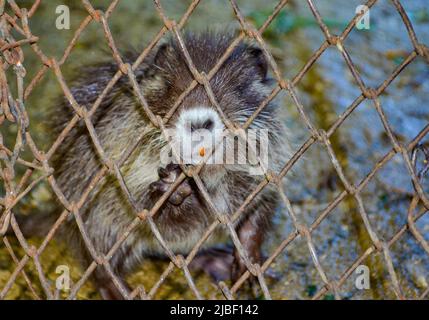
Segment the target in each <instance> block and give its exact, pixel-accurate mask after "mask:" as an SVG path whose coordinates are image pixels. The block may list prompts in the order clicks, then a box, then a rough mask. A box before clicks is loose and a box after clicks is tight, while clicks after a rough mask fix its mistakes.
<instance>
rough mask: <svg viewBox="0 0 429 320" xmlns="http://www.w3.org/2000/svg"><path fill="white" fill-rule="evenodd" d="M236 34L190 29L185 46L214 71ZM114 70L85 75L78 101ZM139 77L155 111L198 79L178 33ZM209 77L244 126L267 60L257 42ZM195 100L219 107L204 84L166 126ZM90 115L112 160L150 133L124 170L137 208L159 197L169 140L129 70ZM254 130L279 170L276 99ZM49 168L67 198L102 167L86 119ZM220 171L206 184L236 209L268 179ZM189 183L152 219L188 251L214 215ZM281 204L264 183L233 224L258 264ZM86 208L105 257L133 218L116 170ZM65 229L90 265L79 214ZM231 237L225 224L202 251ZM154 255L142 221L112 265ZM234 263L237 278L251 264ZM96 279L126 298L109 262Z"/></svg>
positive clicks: (58, 119)
mask: <svg viewBox="0 0 429 320" xmlns="http://www.w3.org/2000/svg"><path fill="white" fill-rule="evenodd" d="M232 39H233V38H232V36H231V35H229V34H222V33H220V34H214V33H202V34H197V35H195V34H187V35H186V37H185V43H186V46H187V49H188V50H189V54H190V56H191V58H192V60H193V62H194V64H195V66H196V68H197V69H198V71H200V72H206V73H208V72H209V71H210V70H211V69H212V68H213V67H214V66H215V64H216V62H217V61H218V60H219V59H220V57H221V56H222V55H223V54H224V52H225V50H226V49H227V47H228V46H229V44H230V43H231V41H232ZM134 58H135V57H130V58H129V59H128V60H129V61H133V59H134ZM116 70H117V66H116V65H115V64H113V63H112V64H110V63H107V64H101V65H99V66H94V67H92V68H91V69H90V70H89V71H87V72H83V74H82V75H81V76H80V77H79V81H78V82H77V83H76V84H75V85H74V86H73V88H72V94H73V96H74V97H75V99H76V100H77V102H78V103H79V104H80V105H82V106H85V107H87V108H90V107H91V106H92V104H93V103H94V101H95V100H96V99H97V97H98V96H99V94H100V93H101V92H102V90H103V89H104V88H105V86H106V84H107V83H108V81H109V80H110V79H111V77H112V76H113V74H114V73H115V72H116ZM136 77H137V80H138V82H139V84H140V86H141V90H142V92H143V94H144V96H145V98H146V100H147V101H148V104H149V106H150V108H151V110H152V111H153V112H154V113H155V114H157V115H161V116H164V115H165V114H166V113H167V112H168V111H169V110H170V108H171V107H172V105H173V104H174V102H175V101H176V100H177V98H178V97H179V96H180V95H181V94H182V92H183V91H184V90H185V89H186V88H187V87H188V85H189V84H190V83H191V81H192V80H193V77H192V74H191V72H190V71H189V68H188V66H187V64H186V61H185V59H184V56H183V54H182V53H181V51H180V49H179V46H178V45H177V43H176V42H175V41H174V40H169V41H168V42H166V43H165V44H163V45H160V46H159V47H158V48H157V49H156V50H154V53H153V54H151V55H150V56H149V57H148V58H147V59H146V60H145V61H144V63H143V64H142V65H141V66H140V67H139V68H138V69H137V70H136ZM210 84H211V86H212V88H213V92H214V94H215V97H216V99H217V101H218V102H219V104H220V105H221V107H222V108H223V112H224V113H225V115H226V117H228V118H229V119H230V120H231V121H233V122H234V123H237V124H243V123H244V122H245V121H246V119H247V118H248V117H250V116H251V114H252V113H253V112H254V111H255V110H256V109H257V108H258V106H259V105H260V104H261V102H262V101H263V100H264V99H265V98H266V97H267V95H268V92H269V90H268V89H269V88H270V81H269V78H268V77H267V63H266V60H265V58H264V56H263V54H262V51H261V50H260V49H259V48H257V47H256V46H254V45H252V44H248V43H241V44H239V45H238V47H237V48H236V49H235V50H234V51H233V52H232V54H231V56H230V57H229V58H228V59H227V60H226V62H225V63H224V64H223V65H222V67H221V68H220V70H219V71H218V72H217V74H216V75H215V76H214V77H213V79H212V80H211V81H210ZM196 105H206V106H210V107H213V106H212V104H211V102H210V99H209V98H208V96H207V94H206V92H205V90H204V88H203V87H202V86H197V87H196V88H195V89H194V90H193V91H192V92H191V93H190V94H189V95H188V96H187V97H186V98H185V99H184V101H183V103H182V104H181V106H180V108H179V110H178V111H177V112H176V114H175V116H174V117H173V118H172V119H171V121H170V122H169V125H172V124H174V121H175V120H176V119H177V115H178V114H180V112H181V111H182V110H184V109H189V108H192V107H194V106H196ZM72 115H73V111H72V108H71V107H70V106H69V105H68V103H63V104H60V105H58V106H57V108H56V110H55V111H54V116H53V122H54V128H55V132H60V131H61V130H62V129H63V127H64V124H66V123H67V121H69V120H70V118H71V117H72ZM92 122H93V124H94V127H95V130H96V133H97V135H98V137H99V139H100V141H101V144H102V147H103V148H104V150H105V152H106V155H107V156H108V157H109V158H110V159H113V160H115V161H117V160H118V159H119V158H120V155H121V153H122V152H123V151H124V150H125V149H126V147H127V146H128V145H129V144H130V143H132V142H134V141H135V139H137V137H138V136H140V135H141V134H144V139H143V141H142V143H140V145H139V146H138V148H137V150H135V152H134V153H133V154H132V155H131V157H130V158H129V159H128V161H127V162H126V164H125V165H124V166H123V168H122V169H121V171H122V174H123V175H124V178H125V182H126V184H127V187H128V188H129V190H130V192H131V195H132V196H133V198H134V199H135V201H136V202H137V203H138V205H139V207H140V208H147V209H150V208H151V207H152V205H153V204H154V202H155V201H156V200H157V199H158V198H159V196H160V194H159V192H152V191H153V190H151V187H150V186H151V185H152V186H153V183H155V182H157V181H158V184H159V183H161V184H162V183H165V182H164V181H163V179H162V177H159V176H158V174H157V173H156V172H157V170H158V168H159V167H160V160H159V152H160V149H161V148H162V146H164V145H165V143H166V142H165V141H164V139H163V137H162V136H161V134H160V132H159V130H158V129H156V128H155V127H154V126H153V125H152V124H151V123H150V122H149V120H148V118H147V117H146V115H145V113H144V111H143V108H142V107H141V106H140V104H139V102H138V100H137V99H136V97H135V95H134V94H133V90H132V88H131V86H130V83H129V81H128V78H127V77H126V76H124V77H122V78H121V79H120V80H119V82H118V83H117V85H115V87H114V89H113V90H112V91H111V92H110V93H109V94H108V95H107V97H106V98H105V99H104V100H103V102H102V104H101V105H100V107H99V108H98V110H97V112H96V113H95V114H94V115H93V117H92ZM251 128H267V129H269V130H270V150H273V152H270V157H271V158H272V159H271V160H272V164H271V169H273V170H276V169H277V168H278V165H279V162H280V160H282V161H286V158H285V157H286V156H287V154H288V152H289V145H288V143H287V140H286V138H287V137H286V136H287V133H286V131H285V129H284V128H283V126H282V125H281V123H280V121H279V119H278V115H277V111H276V108H275V105H274V104H272V103H271V104H269V105H268V106H267V108H265V109H264V110H263V111H262V112H261V113H260V115H259V116H258V117H257V118H256V120H255V122H254V123H253V124H252V126H251ZM52 165H53V167H54V169H55V173H54V176H55V178H56V180H57V182H58V185H59V186H60V188H61V190H62V191H63V193H64V195H65V196H66V198H67V199H68V200H69V201H70V202H76V201H78V200H79V198H80V197H81V195H82V192H83V190H84V189H85V188H86V187H87V186H88V183H89V181H90V180H91V178H92V177H93V176H94V174H95V173H96V172H97V171H98V169H100V168H101V165H102V164H101V161H100V159H99V157H98V156H97V153H96V151H95V148H94V146H93V143H92V142H91V139H90V137H89V134H88V131H87V129H86V127H85V124H84V122H83V121H80V122H79V124H78V125H77V126H76V128H74V129H73V130H72V132H71V134H69V135H68V136H67V138H66V139H65V141H64V143H63V144H62V145H61V146H60V148H59V149H58V151H57V152H56V154H55V157H54V160H53V163H52ZM172 170H173V169H172ZM172 170H171V172H173V171H172ZM174 170H177V168H176V169H174ZM222 170H224V172H225V173H226V174H225V175H224V176H222V179H221V180H220V181H216V183H214V184H211V183H210V179H211V178H212V177H211V175H210V174H209V173H206V174H204V175H203V181H204V183H205V184H206V187H207V189H208V191H209V194H210V196H211V197H212V199H213V201H214V203H215V205H216V207H217V209H218V210H220V211H223V213H226V214H229V215H231V214H233V213H234V212H235V210H236V209H237V208H238V207H239V206H240V205H241V204H242V203H243V201H244V200H245V198H246V197H247V196H248V195H249V193H250V192H251V191H252V190H253V189H254V188H255V187H256V185H257V184H258V183H259V182H260V180H261V179H262V178H263V177H254V176H250V175H248V174H245V173H243V172H236V171H229V170H228V168H222ZM171 172H170V173H171ZM167 173H168V172H167ZM177 173H180V171H179V172H177ZM184 183H185V184H186V185H184V186H185V187H186V190H192V192H191V193H190V194H189V195H187V196H186V197H185V198H184V199H182V200H183V201H182V202H181V203H180V204H179V205H177V203H176V204H172V203H170V202H167V203H166V204H165V205H164V206H163V207H162V209H161V212H160V213H159V214H157V215H156V217H155V220H154V221H155V223H156V226H157V227H158V228H159V230H160V233H161V235H162V236H163V238H164V239H165V241H166V242H167V244H168V245H169V246H170V247H171V248H172V250H173V252H175V253H181V254H187V253H188V252H189V251H190V250H191V248H192V247H193V246H194V245H195V243H196V241H198V240H199V239H200V238H201V236H202V235H203V234H204V232H205V231H206V230H207V228H208V227H209V225H210V224H211V223H212V222H213V221H214V220H215V217H214V216H213V213H212V212H211V211H210V210H209V209H208V207H207V206H206V204H205V201H204V200H203V198H202V197H201V195H200V194H199V192H198V190H197V188H196V186H195V184H194V182H193V181H192V180H191V179H189V178H188V179H186V181H185V182H184ZM160 187H163V185H161V186H160ZM189 188H190V189H189ZM158 191H159V190H158ZM176 202H177V201H176ZM277 203H278V198H277V195H276V193H275V192H274V191H273V190H272V188H267V189H265V190H264V191H263V192H261V193H260V194H259V195H258V196H257V197H256V199H254V200H253V201H252V202H251V204H250V205H249V206H248V207H247V208H246V210H245V214H244V215H243V216H242V218H241V219H240V221H238V222H237V223H236V224H235V226H236V230H237V233H238V235H239V238H240V240H241V241H242V242H243V246H244V248H245V249H246V250H247V252H248V255H249V256H250V257H251V259H253V261H254V262H261V261H260V260H261V255H260V252H259V250H260V245H261V243H262V241H263V239H264V235H265V233H266V230H267V229H268V227H269V225H270V220H271V216H272V214H273V212H274V210H275V208H276V206H277ZM80 214H81V215H82V218H83V220H84V222H85V228H86V231H87V233H88V235H89V237H90V239H91V241H92V242H93V244H94V246H95V248H96V250H97V251H98V252H99V253H103V254H105V253H107V252H108V251H109V250H110V249H111V247H112V246H113V245H114V243H115V242H116V241H117V240H118V237H119V236H120V235H121V234H122V233H123V232H124V230H125V229H126V228H127V227H128V225H129V224H130V223H131V222H132V221H133V219H134V218H135V215H134V212H133V210H132V209H131V207H130V205H129V204H128V202H127V200H126V198H125V197H124V195H123V194H122V192H121V190H120V188H119V186H118V183H117V181H116V180H115V178H114V177H113V176H107V177H106V178H105V179H103V181H102V183H100V184H98V186H97V187H95V188H94V190H93V191H92V192H91V194H90V195H89V198H88V200H87V201H86V203H85V204H84V206H83V207H82V209H81V210H80ZM64 230H65V231H66V232H64V233H63V235H65V236H67V237H68V238H69V240H70V242H71V243H72V245H73V247H74V248H76V249H77V250H76V251H77V252H78V253H79V254H80V256H81V257H82V258H83V261H84V266H87V265H88V263H90V261H92V260H91V258H90V257H89V255H88V253H87V250H86V247H85V245H84V244H83V241H82V240H81V236H80V234H79V232H78V230H77V227H76V223H75V221H74V218H73V217H72V215H70V219H69V220H68V221H67V223H66V226H65V227H64ZM224 239H225V230H224V229H223V228H222V227H219V228H218V229H217V231H216V232H215V234H214V235H213V236H212V237H210V239H209V240H208V241H207V243H206V245H205V248H209V247H210V246H212V245H216V244H218V243H221V242H222V241H224ZM150 255H158V256H163V255H164V251H163V249H162V248H161V246H160V244H159V243H158V241H157V240H156V239H155V237H154V236H153V234H152V232H151V230H150V228H149V226H148V224H147V223H142V224H141V225H140V226H139V227H138V228H136V229H135V230H134V231H133V232H132V233H131V234H130V236H129V237H128V238H127V240H126V241H125V242H124V243H123V244H122V246H121V247H120V249H119V250H118V252H117V253H116V254H115V255H114V256H113V258H112V259H111V261H110V263H111V265H112V267H113V270H114V272H115V273H116V274H117V275H118V276H119V277H124V276H125V275H126V274H128V273H129V272H131V271H133V270H135V269H136V268H137V267H138V265H139V263H140V262H141V261H142V259H143V258H144V257H147V256H150ZM235 265H236V267H234V270H233V273H234V275H233V276H234V278H235V279H236V278H237V277H238V276H240V275H241V273H242V272H243V271H244V270H245V268H244V265H243V263H242V261H241V259H240V257H239V256H238V254H237V253H236V254H235ZM94 279H95V281H96V283H97V285H98V287H99V288H100V292H101V293H102V295H103V297H104V298H120V294H119V292H118V290H117V288H116V287H115V285H114V284H113V283H112V281H111V279H110V278H109V277H108V276H107V274H106V272H105V270H104V269H103V267H101V266H100V267H98V268H97V270H96V271H95V275H94ZM124 287H126V285H125V283H124Z"/></svg>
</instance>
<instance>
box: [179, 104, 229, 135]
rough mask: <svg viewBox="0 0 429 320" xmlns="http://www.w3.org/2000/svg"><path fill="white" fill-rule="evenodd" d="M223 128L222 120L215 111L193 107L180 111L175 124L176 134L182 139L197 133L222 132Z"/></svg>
mask: <svg viewBox="0 0 429 320" xmlns="http://www.w3.org/2000/svg"><path fill="white" fill-rule="evenodd" d="M223 127H224V126H223V124H222V120H221V119H220V117H219V115H218V113H217V112H216V111H215V110H213V109H211V108H208V107H195V108H191V109H187V110H183V111H182V113H181V115H180V117H179V119H178V122H177V124H176V130H177V132H176V134H177V135H178V136H179V137H182V138H183V137H186V136H188V135H189V134H190V133H194V132H198V131H202V132H203V131H208V132H210V133H211V134H214V133H215V132H217V130H223Z"/></svg>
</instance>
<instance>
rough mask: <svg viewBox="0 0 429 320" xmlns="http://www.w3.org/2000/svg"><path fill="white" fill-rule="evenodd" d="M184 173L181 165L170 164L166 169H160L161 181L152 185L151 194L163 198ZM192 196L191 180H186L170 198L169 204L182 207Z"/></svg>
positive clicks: (150, 187)
mask: <svg viewBox="0 0 429 320" xmlns="http://www.w3.org/2000/svg"><path fill="white" fill-rule="evenodd" d="M181 173H182V169H181V168H180V166H179V165H177V164H173V163H170V164H169V165H167V167H165V168H162V167H161V168H159V169H158V175H159V180H158V181H155V182H153V183H151V184H150V186H149V190H150V192H151V193H152V194H153V195H155V196H158V197H161V196H162V195H163V194H164V193H166V192H167V191H168V189H169V188H170V187H171V185H172V184H173V183H174V182H175V181H176V180H177V178H178V177H179V176H180V174H181ZM191 194H192V188H191V185H190V184H189V179H188V178H187V179H185V180H184V181H183V182H182V183H181V184H180V185H179V186H178V187H177V188H176V190H174V192H173V193H172V194H171V195H170V197H169V198H168V202H170V203H171V204H172V205H175V206H180V205H181V204H182V203H183V201H185V199H186V198H187V197H189V196H190V195H191Z"/></svg>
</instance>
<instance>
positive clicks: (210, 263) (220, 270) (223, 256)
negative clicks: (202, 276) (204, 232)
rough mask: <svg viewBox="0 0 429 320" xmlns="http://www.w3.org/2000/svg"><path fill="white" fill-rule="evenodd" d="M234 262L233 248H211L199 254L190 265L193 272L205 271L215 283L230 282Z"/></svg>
mask: <svg viewBox="0 0 429 320" xmlns="http://www.w3.org/2000/svg"><path fill="white" fill-rule="evenodd" d="M233 261H234V256H233V252H232V248H230V247H226V248H211V249H207V250H204V251H203V252H201V253H199V254H198V255H197V256H196V257H195V258H194V259H193V260H192V262H191V263H190V265H189V268H190V269H191V270H192V271H200V270H201V271H203V272H205V273H207V274H208V275H209V276H210V277H212V278H213V280H214V281H216V282H219V281H224V280H229V279H230V276H231V267H232V263H233Z"/></svg>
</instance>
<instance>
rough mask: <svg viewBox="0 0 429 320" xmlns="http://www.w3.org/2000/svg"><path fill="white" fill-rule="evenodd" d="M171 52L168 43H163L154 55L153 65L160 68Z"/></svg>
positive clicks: (171, 49)
mask: <svg viewBox="0 0 429 320" xmlns="http://www.w3.org/2000/svg"><path fill="white" fill-rule="evenodd" d="M172 52H173V47H172V46H171V44H170V43H168V42H165V43H163V44H161V45H160V46H159V47H158V49H157V51H156V53H155V55H154V60H153V62H154V64H155V65H157V66H162V65H163V64H164V62H165V61H166V60H167V59H168V56H169V55H170V54H171V53H172Z"/></svg>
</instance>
